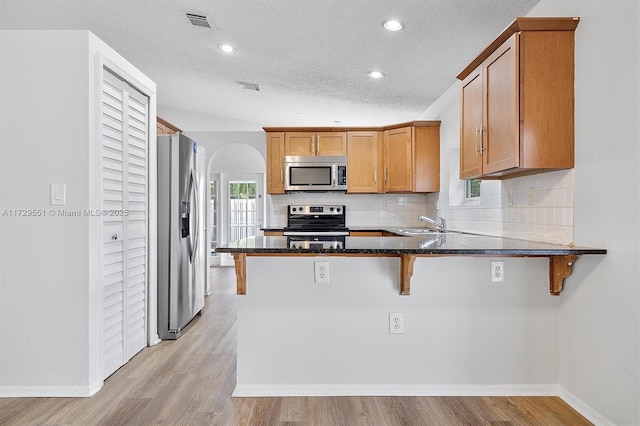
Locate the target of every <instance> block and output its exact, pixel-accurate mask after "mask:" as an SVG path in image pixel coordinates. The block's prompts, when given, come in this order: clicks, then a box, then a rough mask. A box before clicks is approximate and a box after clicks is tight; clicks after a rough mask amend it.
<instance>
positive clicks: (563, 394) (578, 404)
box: [558, 386, 615, 426]
mask: <svg viewBox="0 0 640 426" xmlns="http://www.w3.org/2000/svg"><path fill="white" fill-rule="evenodd" d="M558 396H559V397H560V398H561V399H562V400H563V401H564V402H566V403H567V404H569V405H570V406H571V408H573V409H574V410H576V411H577V412H578V413H580V414H581V415H582V416H583V417H584V418H586V419H587V420H589V421H590V422H591V423H593V424H594V425H596V426H609V425H615V423H614V422H612V421H611V420H609V419H607V418H606V417H604V416H603V415H602V414H600V413H598V412H597V411H596V410H594V409H593V408H592V407H591V406H590V405H589V404H587V403H586V402H584V401H583V400H581V399H580V398H578V397H577V396H575V395H574V394H572V393H571V392H569V391H568V390H566V389H565V388H563V387H562V386H560V389H559V393H558Z"/></svg>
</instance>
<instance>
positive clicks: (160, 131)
mask: <svg viewBox="0 0 640 426" xmlns="http://www.w3.org/2000/svg"><path fill="white" fill-rule="evenodd" d="M181 131H182V130H180V129H178V128H177V127H176V126H174V125H173V124H171V123H169V122H168V121H165V120H163V119H162V118H160V117H156V134H157V135H173V134H174V133H179V132H181Z"/></svg>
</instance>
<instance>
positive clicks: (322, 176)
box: [284, 155, 347, 192]
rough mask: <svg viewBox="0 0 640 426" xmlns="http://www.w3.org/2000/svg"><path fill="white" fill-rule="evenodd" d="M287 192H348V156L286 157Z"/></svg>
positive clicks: (285, 180)
mask: <svg viewBox="0 0 640 426" xmlns="http://www.w3.org/2000/svg"><path fill="white" fill-rule="evenodd" d="M284 189H285V191H291V192H294V191H340V192H345V191H346V190H347V156H346V155H345V156H322V155H305V156H290V155H288V156H285V157H284Z"/></svg>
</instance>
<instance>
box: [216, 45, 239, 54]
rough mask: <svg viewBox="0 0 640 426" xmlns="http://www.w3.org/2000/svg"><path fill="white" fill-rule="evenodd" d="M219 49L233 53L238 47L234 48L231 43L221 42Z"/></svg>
mask: <svg viewBox="0 0 640 426" xmlns="http://www.w3.org/2000/svg"><path fill="white" fill-rule="evenodd" d="M218 49H220V50H222V51H223V52H225V53H233V52H235V51H236V49H234V48H233V46H231V45H230V44H220V45H218Z"/></svg>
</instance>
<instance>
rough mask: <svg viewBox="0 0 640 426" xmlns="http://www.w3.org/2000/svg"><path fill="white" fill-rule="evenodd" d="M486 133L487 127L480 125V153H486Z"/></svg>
mask: <svg viewBox="0 0 640 426" xmlns="http://www.w3.org/2000/svg"><path fill="white" fill-rule="evenodd" d="M485 133H486V129H485V128H484V127H480V155H482V154H484V134H485Z"/></svg>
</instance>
